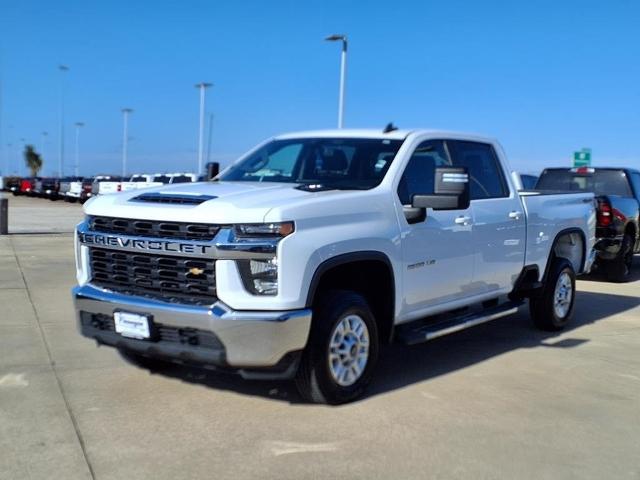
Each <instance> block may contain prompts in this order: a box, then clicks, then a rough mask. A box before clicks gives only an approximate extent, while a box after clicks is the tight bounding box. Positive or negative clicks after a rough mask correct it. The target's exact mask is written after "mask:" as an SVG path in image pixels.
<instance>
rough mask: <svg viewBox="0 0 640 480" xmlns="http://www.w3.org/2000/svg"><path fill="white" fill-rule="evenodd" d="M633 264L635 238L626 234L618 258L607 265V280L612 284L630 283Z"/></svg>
mask: <svg viewBox="0 0 640 480" xmlns="http://www.w3.org/2000/svg"><path fill="white" fill-rule="evenodd" d="M632 264H633V237H632V236H631V234H629V233H626V234H625V235H624V237H623V239H622V245H621V246H620V252H618V256H617V257H616V258H615V259H613V260H611V261H609V262H607V263H606V264H605V272H606V274H607V279H608V280H610V281H612V282H628V281H629V280H630V279H631V265H632Z"/></svg>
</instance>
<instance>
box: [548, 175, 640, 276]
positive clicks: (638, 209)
mask: <svg viewBox="0 0 640 480" xmlns="http://www.w3.org/2000/svg"><path fill="white" fill-rule="evenodd" d="M536 188H537V189H538V190H563V191H572V192H575V191H581V192H593V193H594V194H595V195H596V201H597V202H598V206H597V225H596V237H597V244H596V249H597V252H598V253H597V260H596V265H595V266H596V268H598V269H601V270H602V271H603V272H604V273H605V274H606V275H607V277H608V279H609V280H611V281H614V282H624V281H627V280H629V279H630V277H631V265H632V264H633V254H634V253H639V252H640V228H639V226H640V171H638V170H635V169H631V168H593V167H579V168H547V169H545V170H544V171H543V172H542V174H541V175H540V178H539V179H538V183H537V184H536Z"/></svg>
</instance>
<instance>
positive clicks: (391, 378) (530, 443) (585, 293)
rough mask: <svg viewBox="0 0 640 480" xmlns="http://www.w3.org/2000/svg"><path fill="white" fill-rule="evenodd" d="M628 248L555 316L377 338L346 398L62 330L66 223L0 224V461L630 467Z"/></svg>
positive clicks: (165, 471) (639, 329)
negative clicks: (153, 367) (138, 357)
mask: <svg viewBox="0 0 640 480" xmlns="http://www.w3.org/2000/svg"><path fill="white" fill-rule="evenodd" d="M34 201H37V202H42V203H50V202H48V201H43V200H34ZM55 205H56V206H57V204H55ZM61 206H62V205H61ZM65 207H66V206H65ZM78 213H79V210H77V211H76V215H77V214H78ZM41 228H45V229H46V228H49V227H48V226H47V225H46V222H44V221H43V226H42V227H41ZM635 264H636V265H635V268H636V274H635V280H634V281H633V282H631V283H628V284H623V285H616V284H610V283H604V282H601V281H599V280H598V279H589V280H581V281H579V282H578V290H579V293H578V298H577V306H576V314H575V319H574V322H573V324H572V325H571V327H570V328H569V329H567V330H566V331H565V332H562V333H561V334H557V335H553V334H547V333H542V332H539V331H537V330H535V329H534V328H533V327H532V325H531V323H530V321H529V319H528V315H527V313H526V311H524V310H523V311H522V312H521V313H520V314H518V315H517V316H514V317H510V318H505V319H501V320H498V321H496V322H493V323H490V324H486V325H482V326H479V327H476V328H475V329H471V330H468V331H465V332H461V333H459V334H455V335H451V336H449V337H444V338H442V339H439V340H436V341H433V342H431V343H428V344H424V345H418V346H416V347H411V348H408V347H402V346H393V347H390V348H387V349H386V350H385V351H384V353H383V355H382V358H381V360H380V365H379V372H378V374H377V376H376V378H375V381H374V383H373V385H372V388H371V389H370V391H369V394H368V395H367V396H366V397H365V398H364V399H363V400H361V401H359V402H356V403H353V404H350V405H345V406H341V407H325V406H317V405H307V404H303V403H301V402H300V400H299V397H298V396H297V394H296V392H295V390H294V388H293V387H292V385H290V384H288V383H285V382H266V383H263V382H248V381H243V380H241V379H239V378H236V377H233V376H223V375H219V374H214V373H211V372H207V371H201V370H197V369H190V368H184V367H179V366H171V367H168V368H167V369H166V370H164V371H162V372H154V373H151V372H149V371H147V370H144V369H141V368H138V367H135V366H132V365H129V364H127V363H126V362H125V361H124V360H122V359H121V358H120V357H119V356H118V354H117V353H116V352H115V351H114V350H113V349H109V348H97V347H96V346H95V344H94V343H92V342H91V341H89V340H87V339H84V338H82V337H80V335H79V334H78V333H77V331H76V327H75V324H74V318H73V311H72V305H71V300H70V294H69V290H70V289H71V287H72V285H73V284H74V282H75V280H74V268H73V245H72V236H71V235H69V234H55V235H51V234H50V235H12V236H9V237H0V479H22V478H34V479H36V478H46V479H57V478H60V479H76V478H77V479H84V478H98V479H123V478H127V479H129V478H131V479H132V478H153V479H154V480H160V479H164V478H167V479H176V478H190V479H193V478H222V479H226V478H233V479H244V478H278V479H287V478H291V479H300V478H337V479H341V478H367V479H375V478H380V479H388V478H510V479H511V478H518V479H523V478H524V479H528V478H530V479H541V478H549V479H558V478H580V479H584V478H593V479H601V478H629V479H632V478H634V479H637V478H640V456H639V455H638V452H640V429H639V428H638V426H639V425H640V298H639V294H640V258H636V262H635Z"/></svg>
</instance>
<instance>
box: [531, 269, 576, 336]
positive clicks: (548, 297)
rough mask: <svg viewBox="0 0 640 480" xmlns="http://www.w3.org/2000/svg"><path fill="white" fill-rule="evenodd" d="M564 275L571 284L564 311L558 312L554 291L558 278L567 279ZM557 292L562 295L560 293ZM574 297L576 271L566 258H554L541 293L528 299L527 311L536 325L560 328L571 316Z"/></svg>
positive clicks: (551, 329) (541, 327) (545, 328)
mask: <svg viewBox="0 0 640 480" xmlns="http://www.w3.org/2000/svg"><path fill="white" fill-rule="evenodd" d="M565 275H567V276H568V281H569V282H570V285H571V291H570V298H569V299H568V308H567V309H566V313H562V312H560V313H559V312H558V309H556V304H555V302H556V293H557V288H559V280H560V278H561V277H563V281H566V280H567V277H564V276H565ZM563 291H565V292H566V291H567V290H566V289H564V290H563ZM559 294H560V295H562V293H559ZM575 298H576V272H575V271H574V270H573V265H572V264H571V262H570V261H569V260H567V259H566V258H554V259H553V260H551V265H550V267H549V272H548V274H547V278H546V281H545V284H544V286H543V287H542V292H541V294H540V295H539V296H536V297H532V298H530V299H529V313H530V315H531V318H532V320H533V322H534V324H535V325H536V327H538V328H539V329H541V330H546V331H558V330H562V329H563V328H564V327H565V326H566V325H567V323H569V321H570V320H571V317H572V316H573V307H574V304H575ZM565 306H567V304H566V303H565V304H564V305H563V307H565ZM559 308H560V307H559ZM561 310H562V309H561Z"/></svg>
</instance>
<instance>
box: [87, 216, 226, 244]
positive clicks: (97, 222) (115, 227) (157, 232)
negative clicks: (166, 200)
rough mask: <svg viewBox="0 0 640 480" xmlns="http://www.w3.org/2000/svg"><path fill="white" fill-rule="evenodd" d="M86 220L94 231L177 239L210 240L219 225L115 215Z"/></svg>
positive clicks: (218, 228)
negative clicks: (136, 218) (135, 218)
mask: <svg viewBox="0 0 640 480" xmlns="http://www.w3.org/2000/svg"><path fill="white" fill-rule="evenodd" d="M88 222H89V228H90V229H91V230H92V231H94V232H101V233H119V234H121V235H132V236H142V237H154V238H155V237H157V238H175V239H178V240H203V241H210V240H213V237H215V236H216V234H217V233H218V231H219V230H220V225H210V224H208V223H184V222H164V221H155V220H134V219H130V218H116V217H89V218H88Z"/></svg>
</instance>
